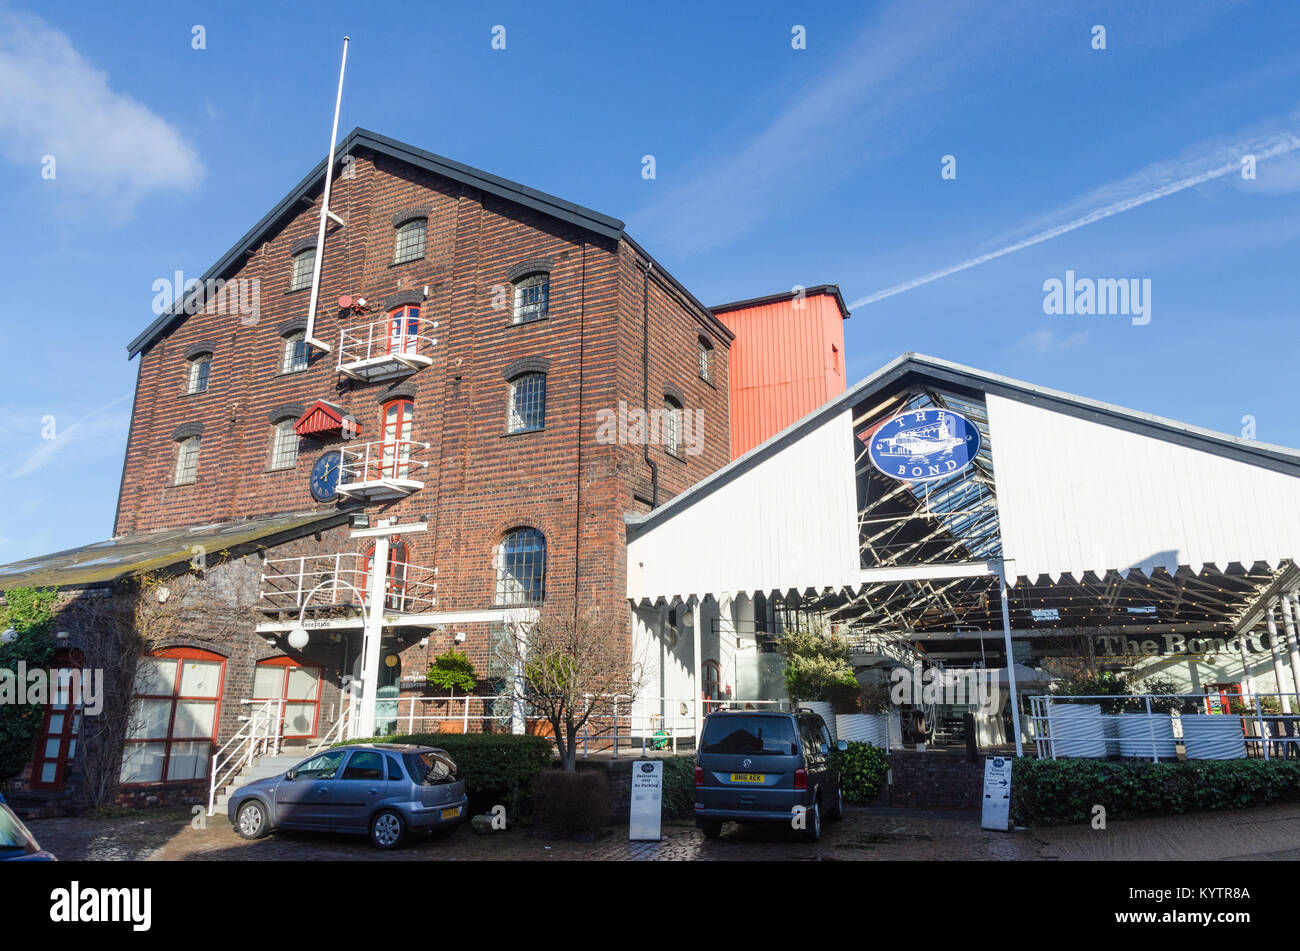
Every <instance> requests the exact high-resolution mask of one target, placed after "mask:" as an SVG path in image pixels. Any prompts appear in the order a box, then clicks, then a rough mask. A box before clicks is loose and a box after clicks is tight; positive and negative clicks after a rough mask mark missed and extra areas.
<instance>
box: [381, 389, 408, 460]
mask: <svg viewBox="0 0 1300 951" xmlns="http://www.w3.org/2000/svg"><path fill="white" fill-rule="evenodd" d="M414 428H415V404H414V403H413V402H412V401H411V400H406V399H400V400H391V401H389V402H387V403H385V404H384V407H383V423H382V426H381V429H382V434H383V435H382V438H383V450H382V456H381V462H380V466H381V473H380V474H381V475H382V476H385V477H388V478H392V479H405V478H406V476H407V473H408V472H409V471H410V459H411V433H412V431H413V430H414Z"/></svg>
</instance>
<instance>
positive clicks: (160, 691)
mask: <svg viewBox="0 0 1300 951" xmlns="http://www.w3.org/2000/svg"><path fill="white" fill-rule="evenodd" d="M225 673H226V660H225V658H224V657H222V656H221V655H220V654H214V653H212V652H211V651H205V650H199V649H197V648H193V647H171V648H167V649H166V650H161V651H158V652H157V653H155V654H153V655H152V656H149V657H142V658H140V663H139V666H138V667H137V668H136V674H135V689H134V691H133V693H132V698H131V718H130V723H129V725H128V728H127V737H126V744H125V745H124V747H123V749H122V773H121V779H122V782H123V783H168V782H177V781H180V780H185V779H204V778H205V777H206V776H207V775H208V762H209V760H210V758H211V756H212V749H213V744H214V741H215V740H216V738H217V724H218V723H219V722H220V720H221V717H220V713H221V685H222V681H223V679H224V677H225Z"/></svg>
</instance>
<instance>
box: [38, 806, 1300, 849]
mask: <svg viewBox="0 0 1300 951" xmlns="http://www.w3.org/2000/svg"><path fill="white" fill-rule="evenodd" d="M29 825H30V826H31V828H32V831H33V833H35V835H36V838H37V839H38V840H39V841H40V843H41V845H42V846H44V847H45V848H47V849H49V850H50V851H52V852H53V853H54V854H55V855H57V856H59V858H61V859H65V860H66V859H92V860H126V861H158V860H162V861H167V860H191V861H231V860H257V859H271V860H279V859H284V860H297V861H301V860H304V859H315V860H326V861H328V860H348V861H357V860H364V861H374V860H380V861H393V860H416V861H418V860H466V861H481V860H531V861H592V860H596V861H627V860H634V861H672V860H678V861H681V860H687V861H711V860H730V861H752V860H755V859H760V860H762V859H788V860H803V861H854V860H858V861H861V860H865V861H882V860H885V861H887V860H891V859H914V860H915V859H920V860H927V859H975V860H1021V861H1026V860H1027V861H1036V860H1037V861H1044V860H1045V861H1051V860H1056V859H1066V860H1070V859H1083V860H1124V859H1153V860H1193V859H1194V860H1199V861H1205V860H1214V859H1247V858H1249V859H1280V860H1290V859H1295V858H1296V857H1297V856H1300V805H1281V806H1265V807H1260V808H1256V809H1251V810H1243V811H1240V812H1225V813H1206V814H1200V815H1195V816H1169V817H1162V818H1156V819H1144V820H1131V821H1127V822H1112V823H1110V824H1109V827H1108V828H1107V829H1105V830H1093V829H1091V828H1090V827H1087V826H1071V827H1065V828H1046V829H1034V830H1030V831H1022V832H1014V833H997V832H986V831H983V830H981V829H980V827H979V815H978V813H972V812H932V811H925V810H904V809H867V808H854V807H851V806H850V807H846V809H845V818H844V821H843V822H839V823H827V824H826V826H825V827H824V830H825V831H824V834H823V836H822V841H821V842H819V843H817V844H815V845H814V844H810V843H805V842H800V841H797V840H796V839H794V838H793V837H792V835H791V834H790V833H788V832H786V831H785V830H767V829H742V828H740V827H738V826H727V831H726V832H724V833H723V835H722V837H721V838H720V839H717V840H714V841H709V840H706V839H704V837H703V836H702V835H700V833H699V832H698V831H697V830H696V829H695V827H694V826H693V825H692V824H690V823H689V822H672V823H668V824H666V825H665V827H664V838H663V840H662V841H660V842H635V843H634V842H628V841H627V827H626V826H623V827H621V828H618V829H616V830H615V832H614V834H613V835H610V836H607V837H606V838H604V839H602V840H600V841H597V842H592V843H584V842H564V841H556V840H545V839H539V838H535V837H533V836H530V835H528V834H527V832H526V831H525V830H522V829H511V830H507V831H504V832H498V833H495V834H493V835H491V836H476V835H474V834H473V833H472V832H470V831H469V829H467V828H462V829H461V830H460V831H459V832H458V833H456V835H455V836H453V837H452V838H450V839H441V840H419V841H415V842H412V843H411V844H409V845H407V846H406V847H405V848H403V849H401V850H399V851H397V852H380V851H379V850H377V849H373V848H371V847H370V845H369V843H368V842H367V841H366V840H365V839H364V838H361V837H355V838H354V837H349V836H332V835H324V834H315V833H282V834H277V835H272V836H269V837H267V838H265V839H259V840H258V841H256V842H247V841H245V840H244V839H241V838H240V837H239V836H238V835H236V834H235V832H234V831H233V830H232V829H231V827H230V823H229V822H228V821H227V820H226V819H225V818H224V817H221V816H215V817H213V818H210V819H207V820H206V824H205V827H204V828H200V829H195V828H193V827H192V826H191V817H190V814H189V813H187V812H183V811H177V810H163V811H158V812H155V813H148V814H145V815H135V816H129V817H121V818H115V819H41V820H34V821H32V822H31V823H29Z"/></svg>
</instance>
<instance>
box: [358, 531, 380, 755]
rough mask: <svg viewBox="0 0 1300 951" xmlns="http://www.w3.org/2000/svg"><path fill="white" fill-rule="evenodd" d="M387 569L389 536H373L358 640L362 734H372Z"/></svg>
mask: <svg viewBox="0 0 1300 951" xmlns="http://www.w3.org/2000/svg"><path fill="white" fill-rule="evenodd" d="M387 568H388V536H387V535H379V536H377V537H376V538H375V554H374V556H373V557H372V558H371V561H370V598H369V600H370V603H369V605H368V607H369V609H370V610H369V611H367V612H366V626H365V633H364V635H363V636H362V639H361V715H360V716H359V717H358V718H357V730H358V731H359V732H360V734H361V736H363V737H366V736H374V735H375V693H376V691H378V690H379V643H380V641H381V640H382V639H383V636H384V580H385V575H386V573H387Z"/></svg>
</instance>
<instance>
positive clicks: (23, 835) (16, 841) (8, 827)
mask: <svg viewBox="0 0 1300 951" xmlns="http://www.w3.org/2000/svg"><path fill="white" fill-rule="evenodd" d="M39 851H40V847H39V846H37V844H36V840H35V839H33V838H32V837H31V835H30V834H29V833H28V831H27V828H26V827H25V826H24V825H23V824H22V823H21V822H19V821H18V817H17V816H16V815H14V814H13V813H12V812H11V811H10V810H9V807H8V806H0V855H3V854H6V853H8V854H9V855H10V856H11V857H12V855H13V853H15V852H19V853H24V854H30V853H32V852H39Z"/></svg>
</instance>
